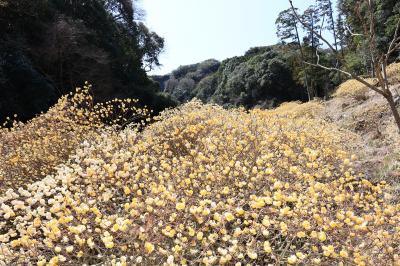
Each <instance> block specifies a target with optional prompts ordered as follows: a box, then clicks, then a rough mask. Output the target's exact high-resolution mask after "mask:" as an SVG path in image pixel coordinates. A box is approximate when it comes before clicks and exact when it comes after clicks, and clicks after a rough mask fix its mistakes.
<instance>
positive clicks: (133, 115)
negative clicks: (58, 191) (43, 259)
mask: <svg viewBox="0 0 400 266" xmlns="http://www.w3.org/2000/svg"><path fill="white" fill-rule="evenodd" d="M90 92H91V86H90V85H88V84H86V85H85V86H84V88H83V89H79V88H78V89H77V91H76V93H71V94H69V95H67V96H65V97H62V98H61V99H60V100H59V101H58V103H57V104H56V105H55V106H54V107H53V108H51V109H50V110H49V111H48V112H47V113H45V114H42V115H40V116H38V117H37V118H34V119H33V120H31V121H30V122H28V123H26V124H24V123H18V122H13V124H12V127H11V128H0V191H5V190H6V189H7V188H10V187H14V188H15V187H16V186H17V185H24V184H26V183H27V182H31V181H36V180H39V179H41V178H43V177H45V176H46V175H47V174H51V173H54V172H55V166H57V165H58V164H60V163H62V162H65V161H66V160H67V159H68V157H69V156H70V155H71V154H72V153H73V152H74V151H75V150H76V148H77V146H78V144H79V143H81V142H83V141H84V140H88V139H92V138H96V137H98V136H99V135H100V134H101V133H102V132H103V131H104V130H106V127H107V130H110V129H114V130H115V129H118V128H119V127H121V126H124V125H126V124H128V123H130V124H131V125H132V124H134V123H136V126H138V124H137V123H141V121H144V120H145V119H148V117H149V112H148V111H147V110H146V109H140V108H137V107H136V104H137V100H131V99H126V100H118V99H115V100H112V101H109V102H106V103H97V104H95V103H94V102H93V96H92V95H91V93H90ZM108 125H109V126H108ZM111 125H112V127H111Z"/></svg>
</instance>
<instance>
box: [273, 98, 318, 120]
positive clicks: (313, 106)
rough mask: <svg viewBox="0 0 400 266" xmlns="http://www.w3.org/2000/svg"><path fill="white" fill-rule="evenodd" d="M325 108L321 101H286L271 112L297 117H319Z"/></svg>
mask: <svg viewBox="0 0 400 266" xmlns="http://www.w3.org/2000/svg"><path fill="white" fill-rule="evenodd" d="M323 110H324V106H323V105H322V104H321V102H319V101H309V102H306V103H301V102H286V103H282V104H281V105H280V106H279V107H278V108H276V109H274V110H271V111H270V113H271V114H276V115H278V116H282V115H283V116H287V117H289V118H292V119H295V118H300V117H303V118H304V117H307V118H317V117H319V116H320V114H321V112H322V111H323Z"/></svg>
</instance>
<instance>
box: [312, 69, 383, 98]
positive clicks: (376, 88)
mask: <svg viewBox="0 0 400 266" xmlns="http://www.w3.org/2000/svg"><path fill="white" fill-rule="evenodd" d="M304 63H305V64H306V65H309V66H314V67H319V68H322V69H325V70H328V71H336V72H340V73H342V74H345V75H346V76H348V77H349V78H352V79H355V80H357V81H358V82H360V83H362V84H364V85H365V86H367V87H368V88H370V89H371V90H373V91H375V92H377V93H379V94H381V95H385V93H384V92H383V91H382V90H380V89H379V88H378V87H376V86H375V85H372V84H370V83H368V82H366V81H365V80H364V79H362V78H360V77H359V76H357V75H354V74H352V73H350V72H347V71H344V70H341V69H339V68H336V67H327V66H324V65H321V64H319V63H318V64H313V63H309V62H304Z"/></svg>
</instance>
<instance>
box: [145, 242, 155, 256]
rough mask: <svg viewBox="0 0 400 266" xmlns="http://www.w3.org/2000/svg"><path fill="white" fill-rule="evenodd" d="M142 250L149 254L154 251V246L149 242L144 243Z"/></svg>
mask: <svg viewBox="0 0 400 266" xmlns="http://www.w3.org/2000/svg"><path fill="white" fill-rule="evenodd" d="M144 249H145V251H146V253H148V254H150V253H152V252H153V251H154V245H153V244H152V243H150V242H146V243H145V244H144Z"/></svg>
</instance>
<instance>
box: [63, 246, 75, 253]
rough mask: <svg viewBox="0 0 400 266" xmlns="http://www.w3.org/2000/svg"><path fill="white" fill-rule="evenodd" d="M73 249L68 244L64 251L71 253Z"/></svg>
mask: <svg viewBox="0 0 400 266" xmlns="http://www.w3.org/2000/svg"><path fill="white" fill-rule="evenodd" d="M73 250H74V247H73V246H68V247H66V248H65V251H67V253H71V252H72V251H73Z"/></svg>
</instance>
